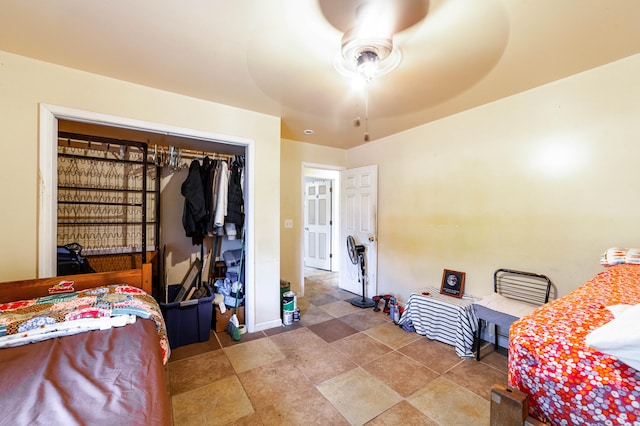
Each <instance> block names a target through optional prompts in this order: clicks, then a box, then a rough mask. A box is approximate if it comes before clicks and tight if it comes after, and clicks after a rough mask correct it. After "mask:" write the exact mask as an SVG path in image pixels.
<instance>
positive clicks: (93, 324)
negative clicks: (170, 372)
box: [0, 284, 170, 364]
mask: <svg viewBox="0 0 640 426" xmlns="http://www.w3.org/2000/svg"><path fill="white" fill-rule="evenodd" d="M136 318H144V319H149V320H152V321H153V322H154V323H155V324H156V328H157V330H158V338H159V344H160V349H161V351H162V359H163V362H164V363H165V364H166V362H167V361H168V359H169V355H170V349H169V340H168V338H167V330H166V326H165V323H164V320H163V318H162V313H161V311H160V307H159V306H158V304H157V302H156V301H155V299H153V297H151V296H150V295H149V294H147V293H146V292H144V291H143V290H141V289H139V288H137V287H132V286H129V285H124V284H114V285H108V286H103V287H96V288H92V289H88V290H82V291H78V292H73V293H59V294H52V295H49V296H44V297H39V298H36V299H30V300H21V301H17V302H9V303H2V304H0V348H2V347H12V346H19V345H24V344H27V343H33V342H38V341H41V340H45V339H51V338H54V337H59V336H67V335H71V334H78V333H82V332H85V331H90V330H104V329H108V328H111V327H121V326H124V325H126V324H130V323H133V322H135V321H136Z"/></svg>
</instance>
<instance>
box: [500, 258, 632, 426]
mask: <svg viewBox="0 0 640 426" xmlns="http://www.w3.org/2000/svg"><path fill="white" fill-rule="evenodd" d="M638 304H640V265H636V264H618V265H614V266H609V267H607V268H606V269H605V270H604V271H602V272H601V273H599V274H598V275H596V276H595V277H594V278H593V279H591V280H589V281H588V282H586V283H584V284H583V285H581V286H580V287H578V288H577V289H576V290H574V291H573V292H571V293H569V294H568V295H566V296H565V297H562V298H560V299H558V300H555V301H552V302H549V303H548V304H546V305H544V306H542V307H540V308H538V309H536V310H535V311H534V312H532V313H531V314H529V315H527V316H525V317H523V318H521V319H519V320H518V321H516V322H514V323H513V324H512V326H511V330H510V339H509V385H510V386H512V387H514V388H517V389H520V390H521V391H523V392H524V393H526V394H528V395H529V396H530V398H529V405H530V412H531V414H532V415H533V416H535V417H537V418H538V419H539V420H542V421H545V422H548V423H550V424H553V425H564V424H566V425H573V424H580V425H586V424H598V425H606V424H610V425H617V424H620V425H640V372H639V371H638V370H636V369H635V368H633V367H632V366H631V365H628V364H627V363H625V362H622V361H620V360H619V359H618V358H617V357H616V356H614V355H611V353H603V352H601V351H599V350H597V349H595V348H594V347H592V346H590V345H588V344H587V343H586V339H587V337H588V336H589V335H590V333H592V332H594V331H596V330H597V329H599V328H600V327H603V326H605V325H607V324H608V323H610V322H611V321H613V320H614V315H613V313H612V311H611V310H610V309H609V308H608V307H611V306H614V305H638ZM637 324H640V323H637ZM637 329H638V330H639V331H640V327H638V328H637Z"/></svg>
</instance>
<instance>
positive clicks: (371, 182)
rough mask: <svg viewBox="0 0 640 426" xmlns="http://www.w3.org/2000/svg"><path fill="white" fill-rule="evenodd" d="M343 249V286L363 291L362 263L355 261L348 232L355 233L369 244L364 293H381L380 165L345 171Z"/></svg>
mask: <svg viewBox="0 0 640 426" xmlns="http://www.w3.org/2000/svg"><path fill="white" fill-rule="evenodd" d="M340 182H341V191H340V192H341V208H340V210H341V220H340V244H342V246H343V247H344V250H341V253H342V254H341V256H340V257H341V260H340V280H339V287H340V288H342V289H344V290H347V291H350V292H352V293H355V294H359V295H362V282H359V274H360V270H359V268H360V267H359V265H354V264H353V263H351V261H350V259H349V253H348V252H347V249H346V248H347V236H348V235H353V237H354V238H355V240H356V244H361V245H363V246H364V247H365V263H366V273H367V279H366V283H367V287H366V289H365V294H364V296H366V297H368V298H371V297H373V296H375V295H376V293H377V287H378V282H377V276H378V274H377V272H378V250H377V239H378V238H377V223H376V218H377V208H378V204H377V202H378V166H377V165H372V166H365V167H359V168H356V169H348V170H345V171H343V172H342V174H341V179H340Z"/></svg>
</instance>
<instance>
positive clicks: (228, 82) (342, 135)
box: [0, 0, 640, 148]
mask: <svg viewBox="0 0 640 426" xmlns="http://www.w3.org/2000/svg"><path fill="white" fill-rule="evenodd" d="M363 1H364V0H333V2H332V1H331V0H322V4H323V5H324V6H327V5H329V4H331V3H334V5H333V8H334V10H333V11H334V15H329V14H327V16H330V17H331V18H332V22H334V24H336V26H338V27H340V26H344V25H347V24H344V22H348V21H349V19H351V16H353V15H354V13H355V12H354V9H355V7H356V6H357V5H358V4H359V3H362V2H363ZM389 1H390V0H389ZM397 2H399V0H395V3H397ZM416 2H418V3H425V4H426V6H428V13H427V16H426V18H425V19H423V20H421V21H420V22H418V23H417V24H416V25H414V26H412V27H410V28H408V29H406V30H404V31H401V32H399V33H397V34H396V35H395V37H394V45H395V46H397V47H399V48H400V49H401V52H402V60H401V63H400V65H399V66H398V68H397V69H396V70H395V71H393V72H392V73H391V74H388V75H387V76H384V77H381V78H379V79H377V80H374V81H372V82H371V83H370V85H369V108H368V110H369V113H368V115H369V124H368V132H369V134H370V139H371V140H375V139H378V138H380V137H383V136H387V135H389V134H393V133H397V132H399V131H402V130H405V129H408V128H411V127H415V126H418V125H421V124H424V123H427V122H429V121H432V120H436V119H438V118H442V117H445V116H448V115H451V114H455V113H457V112H460V111H464V110H467V109H470V108H473V107H476V106H478V105H482V104H485V103H487V102H491V101H494V100H496V99H499V98H502V97H505V96H509V95H512V94H515V93H518V92H521V91H524V90H527V89H530V88H533V87H536V86H539V85H542V84H545V83H548V82H551V81H554V80H558V79H560V78H563V77H567V76H570V75H572V74H575V73H579V72H581V71H585V70H588V69H591V68H594V67H598V66H600V65H603V64H606V63H609V62H612V61H615V60H617V59H620V58H624V57H627V56H630V55H633V54H636V53H640V1H638V0H482V1H477V0H476V1H474V0H431V1H428V0H403V1H402V2H401V3H416ZM336 9H337V10H338V12H335V10H336ZM323 10H324V11H325V12H326V11H327V8H326V7H325V8H324V9H321V6H320V3H319V2H318V1H317V0H231V1H229V0H189V1H176V0H136V1H124V0H111V1H88V0H49V1H36V0H30V1H25V0H0V50H5V51H8V52H12V53H16V54H20V55H24V56H28V57H32V58H36V59H41V60H44V61H47V62H52V63H56V64H60V65H64V66H68V67H72V68H77V69H81V70H86V71H89V72H92V73H96V74H101V75H105V76H109V77H113V78H117V79H121V80H126V81H131V82H134V83H139V84H143V85H146V86H151V87H155V88H159V89H163V90H167V91H171V92H176V93H181V94H184V95H188V96H193V97H197V98H202V99H206V100H210V101H214V102H219V103H223V104H227V105H232V106H237V107H240V108H245V109H249V110H253V111H258V112H262V113H266V114H270V115H276V116H280V117H282V137H283V138H287V139H293V140H298V141H304V142H310V143H316V144H321V145H327V146H335V147H342V148H348V147H353V146H356V145H359V144H362V143H364V142H363V132H364V129H363V127H362V126H361V127H359V128H358V127H355V126H354V119H355V117H357V116H364V101H363V95H362V93H361V92H355V91H354V90H353V89H352V88H351V87H350V82H349V81H348V79H347V78H346V77H344V76H343V75H341V74H339V73H338V72H337V71H336V70H335V69H334V67H333V61H334V58H335V56H336V55H337V54H338V53H339V50H340V43H341V38H342V31H340V30H338V29H337V28H336V27H334V26H333V25H331V24H330V23H329V21H328V20H327V18H326V17H325V14H323ZM336 13H337V14H336ZM341 14H342V16H343V17H344V22H342V23H338V22H337V19H335V18H336V17H337V16H338V17H339V16H340V15H341ZM305 129H313V130H314V131H315V133H314V134H313V135H305V134H304V132H303V131H304V130H305Z"/></svg>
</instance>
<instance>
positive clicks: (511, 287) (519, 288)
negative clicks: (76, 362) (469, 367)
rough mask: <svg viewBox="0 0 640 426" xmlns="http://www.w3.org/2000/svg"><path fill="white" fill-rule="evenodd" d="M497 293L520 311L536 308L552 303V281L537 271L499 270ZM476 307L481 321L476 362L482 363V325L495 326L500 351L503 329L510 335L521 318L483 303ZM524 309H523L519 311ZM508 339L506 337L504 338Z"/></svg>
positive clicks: (474, 306)
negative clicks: (511, 328) (512, 324)
mask: <svg viewBox="0 0 640 426" xmlns="http://www.w3.org/2000/svg"><path fill="white" fill-rule="evenodd" d="M493 291H494V293H497V294H500V295H502V296H504V297H505V298H507V299H509V302H510V305H511V306H512V307H516V308H518V307H519V308H522V309H524V310H526V309H527V308H535V307H538V306H542V305H544V304H545V303H547V302H548V301H549V294H550V292H551V280H550V279H549V278H548V277H547V276H546V275H542V274H536V273H533V272H524V271H516V270H513V269H502V268H501V269H498V270H496V271H495V272H494V274H493ZM473 308H474V310H475V313H476V316H477V318H478V330H477V336H476V348H475V349H476V360H478V361H479V360H480V343H481V335H482V325H483V323H485V324H490V323H493V324H495V327H496V329H495V333H494V334H495V343H494V349H496V350H497V349H498V337H499V335H500V334H499V330H501V329H502V330H506V336H507V337H508V336H509V327H510V326H511V323H512V322H513V321H515V320H517V319H518V318H519V316H517V315H513V314H512V313H507V312H503V311H499V310H495V309H490V308H488V307H486V306H483V305H482V304H479V303H474V305H473ZM519 310H521V309H519ZM503 336H505V335H503Z"/></svg>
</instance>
